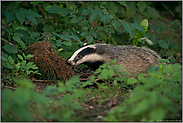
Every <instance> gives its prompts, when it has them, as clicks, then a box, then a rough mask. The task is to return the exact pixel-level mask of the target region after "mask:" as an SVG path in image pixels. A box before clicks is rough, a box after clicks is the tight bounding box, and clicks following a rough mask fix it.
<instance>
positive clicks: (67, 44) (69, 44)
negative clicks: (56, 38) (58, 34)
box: [61, 41, 72, 46]
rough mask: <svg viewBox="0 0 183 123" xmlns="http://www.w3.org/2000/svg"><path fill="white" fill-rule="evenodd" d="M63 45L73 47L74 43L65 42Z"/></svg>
mask: <svg viewBox="0 0 183 123" xmlns="http://www.w3.org/2000/svg"><path fill="white" fill-rule="evenodd" d="M61 44H64V45H66V46H71V45H72V43H71V42H68V41H64V42H62V43H61Z"/></svg>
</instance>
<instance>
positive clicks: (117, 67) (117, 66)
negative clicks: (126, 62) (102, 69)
mask: <svg viewBox="0 0 183 123" xmlns="http://www.w3.org/2000/svg"><path fill="white" fill-rule="evenodd" d="M114 68H116V69H119V70H123V71H124V70H125V68H124V67H122V66H120V65H114Z"/></svg>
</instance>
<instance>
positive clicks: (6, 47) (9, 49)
mask: <svg viewBox="0 0 183 123" xmlns="http://www.w3.org/2000/svg"><path fill="white" fill-rule="evenodd" d="M2 48H3V49H4V50H5V51H7V52H8V53H17V48H16V47H15V46H13V45H9V44H5V45H4V46H3V47H2Z"/></svg>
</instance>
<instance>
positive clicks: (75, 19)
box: [71, 17, 79, 23]
mask: <svg viewBox="0 0 183 123" xmlns="http://www.w3.org/2000/svg"><path fill="white" fill-rule="evenodd" d="M78 22H79V19H78V18H77V17H74V18H72V20H71V23H78Z"/></svg>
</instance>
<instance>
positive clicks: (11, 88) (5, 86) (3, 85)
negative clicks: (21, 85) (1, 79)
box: [3, 85, 15, 90]
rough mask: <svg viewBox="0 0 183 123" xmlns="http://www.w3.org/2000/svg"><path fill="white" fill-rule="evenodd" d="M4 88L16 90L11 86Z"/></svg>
mask: <svg viewBox="0 0 183 123" xmlns="http://www.w3.org/2000/svg"><path fill="white" fill-rule="evenodd" d="M3 87H6V88H10V89H13V90H15V88H14V87H11V86H5V85H3Z"/></svg>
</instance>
